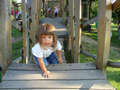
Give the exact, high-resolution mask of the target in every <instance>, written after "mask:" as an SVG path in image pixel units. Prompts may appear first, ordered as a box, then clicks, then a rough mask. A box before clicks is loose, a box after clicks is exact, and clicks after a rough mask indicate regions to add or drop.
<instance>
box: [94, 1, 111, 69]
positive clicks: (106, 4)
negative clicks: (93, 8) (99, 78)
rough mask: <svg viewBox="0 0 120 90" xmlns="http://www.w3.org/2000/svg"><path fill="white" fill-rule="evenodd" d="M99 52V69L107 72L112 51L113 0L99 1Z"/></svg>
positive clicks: (97, 63) (97, 62)
mask: <svg viewBox="0 0 120 90" xmlns="http://www.w3.org/2000/svg"><path fill="white" fill-rule="evenodd" d="M98 3H99V5H98V7H99V8H98V11H99V12H98V52H97V61H96V65H97V68H99V69H101V70H103V71H105V69H106V65H107V61H108V58H109V51H110V32H111V31H110V27H111V16H112V2H111V0H99V1H98Z"/></svg>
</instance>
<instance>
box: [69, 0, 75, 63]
mask: <svg viewBox="0 0 120 90" xmlns="http://www.w3.org/2000/svg"><path fill="white" fill-rule="evenodd" d="M69 14H70V16H69V17H70V20H69V22H70V23H69V30H70V31H69V50H71V53H72V56H73V57H74V19H73V17H74V0H69ZM73 59H74V58H73ZM73 62H74V61H73Z"/></svg>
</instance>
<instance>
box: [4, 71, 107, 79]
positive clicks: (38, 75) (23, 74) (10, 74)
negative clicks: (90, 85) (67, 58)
mask: <svg viewBox="0 0 120 90" xmlns="http://www.w3.org/2000/svg"><path fill="white" fill-rule="evenodd" d="M40 79H42V80H44V79H45V78H43V77H42V72H41V71H15V70H8V71H7V72H6V74H5V76H4V77H3V80H40ZM47 79H50V80H51V79H52V80H105V79H106V77H105V75H104V74H103V73H102V72H101V71H99V70H74V71H51V75H50V76H49V78H47Z"/></svg>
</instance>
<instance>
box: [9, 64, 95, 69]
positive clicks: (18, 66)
mask: <svg viewBox="0 0 120 90" xmlns="http://www.w3.org/2000/svg"><path fill="white" fill-rule="evenodd" d="M90 69H93V70H94V69H96V67H95V64H93V63H79V64H78V63H74V64H60V65H59V64H57V65H56V64H55V65H54V64H51V65H49V66H48V70H52V71H64V70H68V71H70V70H90ZM8 70H33V71H34V70H35V71H36V70H38V71H39V70H40V68H39V67H37V66H36V65H35V64H28V65H25V64H12V65H10V66H9V67H8Z"/></svg>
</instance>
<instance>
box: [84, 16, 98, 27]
mask: <svg viewBox="0 0 120 90" xmlns="http://www.w3.org/2000/svg"><path fill="white" fill-rule="evenodd" d="M97 19H98V17H94V18H92V19H90V20H88V21H86V22H85V23H83V27H84V26H87V25H88V24H92V23H94V22H96V21H97Z"/></svg>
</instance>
